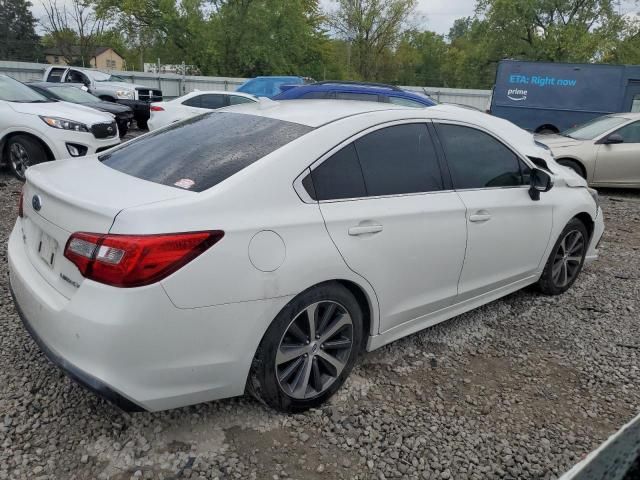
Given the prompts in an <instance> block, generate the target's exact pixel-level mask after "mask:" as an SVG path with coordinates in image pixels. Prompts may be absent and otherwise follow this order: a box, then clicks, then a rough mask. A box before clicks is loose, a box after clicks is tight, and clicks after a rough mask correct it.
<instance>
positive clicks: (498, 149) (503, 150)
mask: <svg viewBox="0 0 640 480" xmlns="http://www.w3.org/2000/svg"><path fill="white" fill-rule="evenodd" d="M437 130H438V137H439V138H440V141H441V142H442V146H443V148H444V151H445V154H446V157H447V163H448V164H449V170H450V171H451V179H452V180H453V187H454V188H455V189H457V190H463V189H469V188H492V187H514V186H519V185H524V184H525V179H524V178H523V176H524V175H525V174H526V173H527V172H523V171H522V170H523V167H524V168H526V165H524V164H523V163H522V162H521V161H520V159H519V158H518V157H517V156H516V154H515V153H513V152H512V151H511V150H510V149H509V148H507V147H506V146H505V145H504V144H502V143H501V142H499V141H498V140H496V139H495V138H493V137H492V136H491V135H489V134H487V133H484V132H482V131H480V130H477V129H475V128H470V127H463V126H460V125H448V124H438V125H437Z"/></svg>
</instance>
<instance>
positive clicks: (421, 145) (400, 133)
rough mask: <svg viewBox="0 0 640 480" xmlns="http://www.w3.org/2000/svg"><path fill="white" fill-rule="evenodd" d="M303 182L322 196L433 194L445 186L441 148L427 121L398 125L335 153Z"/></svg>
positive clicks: (359, 140) (317, 196)
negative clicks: (439, 156) (435, 144)
mask: <svg viewBox="0 0 640 480" xmlns="http://www.w3.org/2000/svg"><path fill="white" fill-rule="evenodd" d="M311 177H312V179H313V189H312V188H310V186H309V183H308V181H307V179H305V181H306V183H305V181H303V185H304V186H305V188H306V189H307V192H308V193H309V195H311V197H312V198H314V199H316V200H339V199H345V198H361V197H368V196H382V195H399V194H406V193H418V192H433V191H438V190H442V189H443V182H442V175H441V173H440V167H439V165H438V160H437V157H436V152H435V149H434V147H433V143H432V141H431V137H430V135H429V131H428V129H427V126H426V125H424V124H407V125H396V126H393V127H387V128H382V129H380V130H376V131H375V132H372V133H369V134H368V135H365V136H363V137H361V138H359V139H358V140H356V141H355V142H353V143H351V144H349V145H347V146H346V147H344V148H343V149H342V150H340V151H339V152H337V153H335V154H334V155H332V156H331V157H329V158H328V159H327V160H325V161H324V162H323V163H322V164H320V165H319V166H318V167H316V168H315V169H314V170H313V172H312V173H311Z"/></svg>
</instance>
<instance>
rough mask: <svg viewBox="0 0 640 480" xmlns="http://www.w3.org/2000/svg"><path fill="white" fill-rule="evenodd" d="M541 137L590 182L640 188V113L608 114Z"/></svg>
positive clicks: (604, 185)
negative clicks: (559, 132)
mask: <svg viewBox="0 0 640 480" xmlns="http://www.w3.org/2000/svg"><path fill="white" fill-rule="evenodd" d="M537 139H538V141H540V142H542V143H544V144H545V145H547V146H548V147H549V148H550V149H551V151H552V152H553V154H554V155H555V157H556V159H557V161H558V163H559V164H561V165H564V166H566V167H569V168H571V169H572V170H574V171H575V172H577V173H578V174H579V175H580V176H581V177H583V178H586V179H587V181H588V182H589V184H590V185H593V186H598V187H620V188H625V187H631V188H640V113H618V114H614V115H605V116H602V117H598V118H596V119H595V120H591V121H590V122H587V123H585V124H582V125H579V126H577V127H574V128H570V129H569V130H565V131H564V132H562V133H561V134H559V135H540V136H538V137H537Z"/></svg>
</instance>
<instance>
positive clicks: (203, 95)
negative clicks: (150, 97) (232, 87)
mask: <svg viewBox="0 0 640 480" xmlns="http://www.w3.org/2000/svg"><path fill="white" fill-rule="evenodd" d="M257 101H258V99H257V98H256V97H254V96H253V95H249V94H247V93H237V92H225V91H214V90H212V91H202V92H201V91H195V92H191V93H187V94H186V95H183V96H182V97H178V98H174V99H173V100H168V101H166V102H158V103H152V104H151V109H150V110H151V118H150V119H149V122H148V125H149V130H157V129H158V128H160V127H164V126H165V125H169V124H170V123H173V122H177V121H178V120H183V119H185V118H189V117H193V116H194V115H200V114H202V113H206V112H210V111H211V110H216V109H218V108H222V107H228V106H229V105H240V104H242V103H251V102H257Z"/></svg>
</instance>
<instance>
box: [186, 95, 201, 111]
mask: <svg viewBox="0 0 640 480" xmlns="http://www.w3.org/2000/svg"><path fill="white" fill-rule="evenodd" d="M182 105H186V106H187V107H197V108H202V95H196V96H194V97H191V98H187V99H186V100H185V101H184V102H182Z"/></svg>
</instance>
